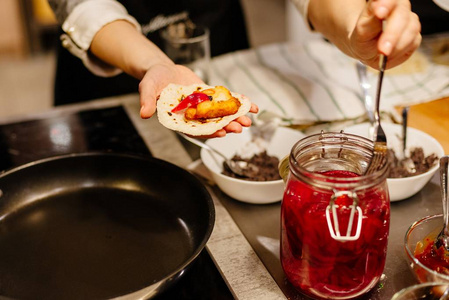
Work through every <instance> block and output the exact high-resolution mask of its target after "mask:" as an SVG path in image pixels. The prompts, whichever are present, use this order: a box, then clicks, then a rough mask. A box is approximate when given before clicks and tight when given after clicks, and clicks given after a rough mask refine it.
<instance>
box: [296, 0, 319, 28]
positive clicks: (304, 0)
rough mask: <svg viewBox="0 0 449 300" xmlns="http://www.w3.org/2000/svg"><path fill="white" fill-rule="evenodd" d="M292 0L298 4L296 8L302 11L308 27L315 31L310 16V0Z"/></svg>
mask: <svg viewBox="0 0 449 300" xmlns="http://www.w3.org/2000/svg"><path fill="white" fill-rule="evenodd" d="M291 1H292V3H293V4H294V5H295V6H296V8H297V9H298V10H299V12H300V13H301V16H302V17H303V19H304V21H305V23H306V25H307V28H308V29H309V30H310V31H313V30H314V29H313V28H312V26H311V25H310V22H309V16H308V10H309V2H310V0H291Z"/></svg>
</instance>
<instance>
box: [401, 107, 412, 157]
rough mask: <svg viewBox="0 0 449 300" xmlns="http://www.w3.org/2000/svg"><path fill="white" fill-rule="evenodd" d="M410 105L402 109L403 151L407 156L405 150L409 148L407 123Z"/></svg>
mask: <svg viewBox="0 0 449 300" xmlns="http://www.w3.org/2000/svg"><path fill="white" fill-rule="evenodd" d="M409 109H410V107H408V106H406V107H404V108H403V109H402V153H403V154H404V157H405V150H406V149H407V123H408V111H409Z"/></svg>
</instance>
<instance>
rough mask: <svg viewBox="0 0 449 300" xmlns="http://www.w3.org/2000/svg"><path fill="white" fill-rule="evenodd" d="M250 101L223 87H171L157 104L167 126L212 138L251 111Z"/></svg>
mask: <svg viewBox="0 0 449 300" xmlns="http://www.w3.org/2000/svg"><path fill="white" fill-rule="evenodd" d="M250 108H251V101H250V100H249V99H248V98H247V97H245V96H243V95H240V94H237V93H233V92H230V91H229V90H228V89H227V88H225V87H223V86H208V85H205V84H194V85H188V86H184V85H177V84H169V85H168V86H167V87H166V88H165V89H164V90H163V91H162V93H161V95H160V97H159V99H158V101H157V116H158V119H159V122H160V123H161V124H162V125H164V126H165V127H167V128H169V129H171V130H175V131H179V132H182V133H185V134H188V135H193V136H199V135H210V134H213V133H214V132H216V131H217V130H219V129H222V128H223V127H225V126H226V125H228V124H229V123H230V122H231V121H232V120H234V119H236V118H238V117H240V116H243V115H245V114H247V113H248V112H249V110H250Z"/></svg>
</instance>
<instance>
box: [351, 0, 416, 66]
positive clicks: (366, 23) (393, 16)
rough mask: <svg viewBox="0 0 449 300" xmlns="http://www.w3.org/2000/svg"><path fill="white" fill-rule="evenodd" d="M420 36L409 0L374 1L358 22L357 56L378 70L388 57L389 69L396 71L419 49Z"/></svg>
mask: <svg viewBox="0 0 449 300" xmlns="http://www.w3.org/2000/svg"><path fill="white" fill-rule="evenodd" d="M383 20H385V22H384V21H383ZM382 25H384V26H382ZM420 32H421V23H420V21H419V18H418V16H417V15H416V14H415V13H413V12H412V11H411V4H410V1H409V0H370V1H369V2H368V4H367V6H366V7H365V10H364V12H363V13H362V14H361V16H360V18H359V20H358V22H357V27H356V31H355V35H354V37H353V38H354V41H355V43H354V45H355V46H354V49H355V50H354V51H355V55H354V56H355V57H356V58H358V59H360V60H362V61H363V62H364V63H365V64H367V65H369V66H371V67H373V68H376V69H377V68H378V64H379V54H380V53H382V54H385V55H387V56H388V63H387V68H392V67H395V66H397V65H399V64H401V63H403V62H404V61H406V60H407V59H408V58H409V57H410V56H411V55H412V54H413V52H414V51H415V50H416V49H417V48H418V47H419V45H420V43H421V40H422V36H421V33H420Z"/></svg>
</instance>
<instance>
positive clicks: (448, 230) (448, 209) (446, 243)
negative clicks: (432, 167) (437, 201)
mask: <svg viewBox="0 0 449 300" xmlns="http://www.w3.org/2000/svg"><path fill="white" fill-rule="evenodd" d="M448 160H449V156H447V155H445V156H442V157H441V158H440V184H441V200H442V202H443V222H444V227H443V229H442V230H441V232H440V233H439V234H438V236H437V238H436V240H435V244H434V245H435V248H436V249H439V248H440V247H444V249H445V250H446V251H449V201H448V190H447V188H448V182H447V176H448V174H447V170H448Z"/></svg>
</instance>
